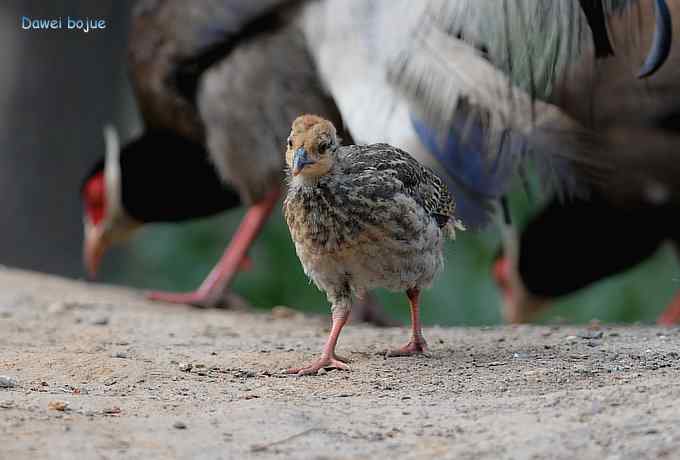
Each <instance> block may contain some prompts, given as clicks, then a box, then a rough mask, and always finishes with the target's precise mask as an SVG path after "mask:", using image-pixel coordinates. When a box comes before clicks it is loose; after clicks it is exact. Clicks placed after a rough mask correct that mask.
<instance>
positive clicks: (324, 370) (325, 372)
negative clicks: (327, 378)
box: [316, 368, 328, 375]
mask: <svg viewBox="0 0 680 460" xmlns="http://www.w3.org/2000/svg"><path fill="white" fill-rule="evenodd" d="M326 374H328V371H327V370H326V369H324V368H321V369H319V370H318V371H316V375H326Z"/></svg>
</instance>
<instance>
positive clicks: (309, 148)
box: [286, 115, 338, 178]
mask: <svg viewBox="0 0 680 460" xmlns="http://www.w3.org/2000/svg"><path fill="white" fill-rule="evenodd" d="M337 147H338V136H337V133H336V131H335V126H333V124H332V123H331V122H330V121H328V120H326V119H324V118H321V117H319V116H316V115H301V116H299V117H297V118H296V119H295V121H294V122H293V127H292V129H291V132H290V136H288V145H287V149H286V164H287V165H288V168H289V170H290V173H291V174H292V175H293V176H298V175H300V176H302V177H306V178H314V177H320V176H323V175H324V174H326V173H327V172H328V171H329V170H330V169H331V168H332V167H333V163H334V161H335V156H336V150H337Z"/></svg>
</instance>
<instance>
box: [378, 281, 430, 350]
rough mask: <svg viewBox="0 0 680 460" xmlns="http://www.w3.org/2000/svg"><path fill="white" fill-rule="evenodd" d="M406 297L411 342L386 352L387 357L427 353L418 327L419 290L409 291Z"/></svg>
mask: <svg viewBox="0 0 680 460" xmlns="http://www.w3.org/2000/svg"><path fill="white" fill-rule="evenodd" d="M406 295H407V296H408V301H409V304H410V306H411V340H409V342H408V343H407V344H406V345H404V346H403V347H400V348H397V349H396V350H391V351H389V352H387V357H395V356H412V355H418V354H423V353H426V352H427V342H426V341H425V338H424V337H423V330H422V327H421V325H420V305H419V299H420V289H417V288H413V289H409V290H408V291H406Z"/></svg>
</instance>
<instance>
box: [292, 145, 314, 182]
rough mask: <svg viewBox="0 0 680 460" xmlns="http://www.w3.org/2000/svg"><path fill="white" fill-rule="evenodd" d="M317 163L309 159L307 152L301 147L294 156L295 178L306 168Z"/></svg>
mask: <svg viewBox="0 0 680 460" xmlns="http://www.w3.org/2000/svg"><path fill="white" fill-rule="evenodd" d="M314 163H316V161H314V160H310V159H309V155H308V154H307V150H305V149H304V148H302V147H300V148H299V149H297V150H296V151H295V153H294V154H293V176H297V175H298V174H300V172H301V171H302V170H303V169H304V168H305V166H308V165H313V164H314Z"/></svg>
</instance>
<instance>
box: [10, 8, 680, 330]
mask: <svg viewBox="0 0 680 460" xmlns="http://www.w3.org/2000/svg"><path fill="white" fill-rule="evenodd" d="M131 4H132V2H131V1H129V0H115V1H114V0H110V1H98V2H93V1H85V0H81V1H77V0H72V1H50V2H45V1H39V0H30V1H26V0H4V1H3V2H2V3H1V4H0V43H2V46H1V47H0V53H1V54H0V56H1V59H2V63H3V65H2V68H3V70H2V72H0V116H1V119H2V124H1V125H0V147H1V149H2V150H1V153H0V203H1V204H2V206H0V222H2V233H1V235H2V237H1V238H0V263H1V264H3V265H7V266H11V267H18V268H23V269H30V270H37V271H41V272H47V273H53V274H57V275H62V276H67V277H72V278H82V277H83V276H84V272H83V268H82V263H81V260H82V254H81V244H82V220H81V219H82V217H81V209H80V201H79V188H80V184H81V180H82V177H83V175H84V174H85V172H86V171H87V170H88V169H89V168H90V167H91V165H92V163H93V162H94V161H95V160H96V159H97V158H98V157H99V156H100V155H101V154H102V153H103V150H104V142H103V137H102V126H103V125H104V124H105V123H107V122H113V123H114V124H115V125H116V126H117V127H118V129H119V132H120V135H121V138H122V140H123V141H125V140H127V139H129V138H131V137H132V136H134V135H136V134H138V133H139V132H141V125H140V120H139V117H138V115H137V109H136V107H135V101H134V98H133V96H132V93H131V88H130V85H129V82H128V79H127V69H126V64H125V58H126V37H127V32H128V28H129V13H130V8H131ZM69 14H70V15H72V16H79V17H97V18H104V19H106V20H107V24H108V26H107V28H106V30H104V31H92V32H89V33H87V34H85V33H82V32H74V31H67V30H61V31H54V30H51V31H35V30H30V31H26V30H22V29H21V17H22V16H29V17H35V18H38V17H42V18H45V17H59V16H66V15H69ZM282 142H283V140H282ZM512 201H513V203H512V206H513V212H514V213H516V214H517V215H518V216H519V222H520V223H521V222H523V221H525V220H526V219H527V218H528V216H530V215H531V213H532V212H534V211H535V210H536V209H538V206H540V203H528V202H527V200H526V197H525V195H524V194H523V193H522V192H521V191H518V192H516V193H515V194H514V196H513V197H512ZM241 216H242V212H240V211H239V212H231V213H227V214H224V215H222V216H219V217H216V218H211V219H204V220H200V221H196V222H192V223H188V224H181V225H177V224H173V225H147V226H145V227H144V228H143V229H142V231H140V232H138V233H137V234H136V235H135V236H134V237H133V239H132V240H131V241H129V242H128V243H126V244H125V245H122V246H116V247H115V248H113V249H112V250H111V251H110V252H109V253H108V254H107V255H106V258H105V259H104V263H103V266H102V271H101V277H100V279H99V281H102V282H108V283H116V284H122V285H130V286H134V287H137V288H142V289H151V288H153V289H166V290H190V289H193V288H194V287H196V286H197V285H198V284H199V283H200V282H201V280H202V279H203V278H204V276H205V274H206V273H207V272H208V271H209V270H210V268H212V266H213V265H214V263H215V262H216V261H217V259H218V258H219V257H220V255H221V254H222V251H223V250H224V248H225V246H226V244H227V243H228V241H229V239H230V237H231V235H232V233H233V231H234V229H235V227H236V225H237V224H238V221H239V219H240V218H241ZM581 225H587V223H581ZM496 233H497V232H496V229H494V228H491V229H489V230H487V231H486V232H485V233H481V234H471V233H470V232H466V233H464V234H462V235H461V236H459V238H458V240H457V241H456V242H455V243H451V244H449V246H448V247H447V268H446V271H445V273H444V274H443V275H442V276H441V278H440V279H439V280H438V281H437V282H436V284H435V286H434V288H433V289H431V290H430V291H428V292H427V293H426V294H425V297H424V300H423V302H424V306H425V307H424V308H423V320H424V322H425V323H426V324H441V325H484V324H498V323H500V322H501V316H500V312H499V306H500V298H499V294H498V292H497V290H496V288H495V285H494V284H493V282H492V280H491V278H490V276H489V271H490V266H491V261H492V259H493V256H494V254H495V252H496V250H497V248H498V245H499V240H498V236H497V234H496ZM567 237H568V233H566V232H565V238H567ZM555 244H556V245H559V244H560V242H559V241H555ZM624 249H625V248H624ZM251 257H252V259H253V262H254V266H253V268H252V269H251V270H250V271H248V272H244V273H242V274H240V275H239V276H238V278H237V280H236V283H235V285H234V290H235V291H236V292H238V293H239V294H241V295H242V296H244V297H245V298H247V299H248V300H249V301H250V302H251V303H252V304H253V305H254V306H257V307H260V308H271V307H272V306H274V305H289V306H291V307H294V308H298V309H303V310H308V311H318V312H323V313H326V312H328V305H327V302H326V300H325V296H324V295H322V294H321V293H320V292H319V291H317V290H316V288H315V287H314V286H313V285H311V284H310V283H309V282H308V281H307V280H306V278H305V276H304V274H303V272H302V269H301V267H300V264H299V262H298V260H297V258H296V256H295V252H294V249H293V245H292V243H291V241H290V237H289V235H288V231H287V228H286V227H285V224H284V222H283V219H282V216H281V212H280V211H278V212H277V213H276V214H275V215H274V217H273V218H272V219H271V221H270V223H269V224H268V225H267V227H266V228H265V231H264V233H263V235H262V237H261V238H260V239H259V240H258V242H257V243H256V245H255V247H254V248H253V251H252V253H251ZM556 263H559V261H556ZM583 263H584V264H587V263H588V261H587V260H584V261H583ZM676 275H677V266H676V262H675V258H674V255H673V254H672V251H671V249H670V248H669V247H664V249H662V250H661V251H659V253H658V254H657V255H656V256H655V257H654V258H652V259H650V260H649V261H647V262H645V263H644V264H642V265H640V266H638V267H637V268H635V269H634V270H631V271H629V272H626V273H625V274H623V275H620V276H617V277H614V278H611V279H609V280H608V281H605V282H602V283H599V284H598V285H597V286H594V287H592V288H589V289H586V290H583V291H582V292H580V293H578V294H576V295H572V296H570V297H568V298H567V299H565V300H564V301H562V302H560V303H559V304H557V305H556V306H555V307H554V308H552V309H550V310H549V311H547V312H545V314H543V315H542V316H541V319H540V321H543V322H554V321H568V322H587V321H589V320H591V319H593V318H597V319H600V320H603V321H616V322H634V321H644V322H648V321H649V322H651V321H653V320H654V319H655V318H656V316H657V315H658V314H659V313H660V312H661V311H662V310H663V309H664V306H665V305H666V303H667V302H668V301H669V300H670V299H671V297H672V296H673V293H674V292H675V290H676V289H677V287H678V285H679V284H678V283H679V282H680V279H678V278H677V277H676ZM379 296H380V297H381V299H382V300H383V302H384V303H385V305H386V306H387V308H388V310H389V311H390V312H391V313H392V315H393V316H394V317H395V318H398V319H400V320H402V321H406V320H407V318H408V309H407V308H406V304H405V300H404V299H403V296H401V295H391V294H388V293H385V292H380V293H379Z"/></svg>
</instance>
